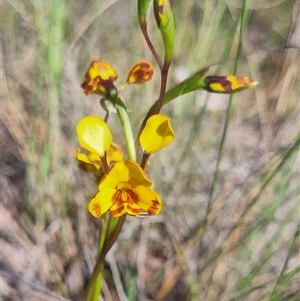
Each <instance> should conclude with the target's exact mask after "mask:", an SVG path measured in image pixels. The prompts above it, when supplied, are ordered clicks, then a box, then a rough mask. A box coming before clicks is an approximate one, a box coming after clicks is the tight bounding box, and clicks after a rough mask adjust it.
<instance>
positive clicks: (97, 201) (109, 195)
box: [88, 189, 116, 218]
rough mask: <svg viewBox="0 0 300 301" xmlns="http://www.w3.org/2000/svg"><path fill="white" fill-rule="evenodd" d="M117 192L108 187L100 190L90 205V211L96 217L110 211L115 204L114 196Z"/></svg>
mask: <svg viewBox="0 0 300 301" xmlns="http://www.w3.org/2000/svg"><path fill="white" fill-rule="evenodd" d="M115 192H116V190H115V189H106V190H103V191H100V192H98V193H97V194H96V196H95V197H94V198H93V199H92V200H91V201H90V203H89V205H88V210H89V212H90V213H91V214H92V215H93V216H94V217H96V218H98V217H100V216H101V215H102V214H103V213H105V212H106V211H108V210H109V209H110V208H111V206H112V205H113V196H114V194H115Z"/></svg>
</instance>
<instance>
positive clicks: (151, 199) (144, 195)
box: [132, 186, 162, 215]
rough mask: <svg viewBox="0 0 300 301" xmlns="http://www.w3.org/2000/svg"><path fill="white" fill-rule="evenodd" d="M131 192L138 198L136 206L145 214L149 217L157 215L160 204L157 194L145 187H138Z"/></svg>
mask: <svg viewBox="0 0 300 301" xmlns="http://www.w3.org/2000/svg"><path fill="white" fill-rule="evenodd" d="M132 191H133V192H134V193H135V194H137V196H138V201H137V205H138V206H139V207H140V208H141V209H143V210H144V211H145V212H148V213H149V214H150V215H157V214H158V213H159V212H160V211H161V208H162V202H161V199H160V196H159V194H158V193H156V192H155V191H154V190H152V189H150V188H148V187H145V186H138V187H135V188H132Z"/></svg>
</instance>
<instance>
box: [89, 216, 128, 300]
mask: <svg viewBox="0 0 300 301" xmlns="http://www.w3.org/2000/svg"><path fill="white" fill-rule="evenodd" d="M125 220H126V215H125V214H124V215H122V216H121V217H120V218H119V219H118V222H117V224H116V226H115V228H114V230H113V231H112V232H111V234H110V235H109V237H108V238H106V240H105V242H104V246H103V249H102V250H101V253H100V254H99V256H98V259H97V263H96V265H95V268H94V271H93V274H92V277H91V278H90V280H89V282H88V285H87V290H86V291H87V294H86V299H85V300H86V301H96V300H97V299H95V296H96V294H95V287H97V286H100V290H101V282H102V281H101V280H102V275H103V266H104V260H105V256H106V254H107V252H108V251H109V250H110V248H111V247H112V246H113V244H114V243H115V242H116V240H117V238H118V236H119V234H120V232H121V230H122V227H123V224H124V222H125ZM96 297H97V298H98V297H99V294H98V295H97V296H96Z"/></svg>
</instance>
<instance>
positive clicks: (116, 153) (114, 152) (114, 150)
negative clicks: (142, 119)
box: [107, 143, 124, 162]
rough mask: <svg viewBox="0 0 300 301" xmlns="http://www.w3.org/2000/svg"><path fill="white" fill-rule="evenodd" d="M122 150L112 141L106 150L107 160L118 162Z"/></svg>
mask: <svg viewBox="0 0 300 301" xmlns="http://www.w3.org/2000/svg"><path fill="white" fill-rule="evenodd" d="M123 157H124V155H123V152H122V149H121V147H120V146H119V145H118V144H115V143H113V144H112V145H111V146H110V148H109V150H108V151H107V161H108V162H119V161H122V160H123Z"/></svg>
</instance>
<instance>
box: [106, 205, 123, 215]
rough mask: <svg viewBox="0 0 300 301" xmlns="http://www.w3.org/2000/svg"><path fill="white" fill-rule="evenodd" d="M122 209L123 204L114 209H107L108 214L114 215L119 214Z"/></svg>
mask: <svg viewBox="0 0 300 301" xmlns="http://www.w3.org/2000/svg"><path fill="white" fill-rule="evenodd" d="M123 210H124V205H121V206H119V207H118V208H117V209H115V210H110V211H109V214H110V215H111V216H116V215H118V214H120V213H121V212H122V211H123Z"/></svg>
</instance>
